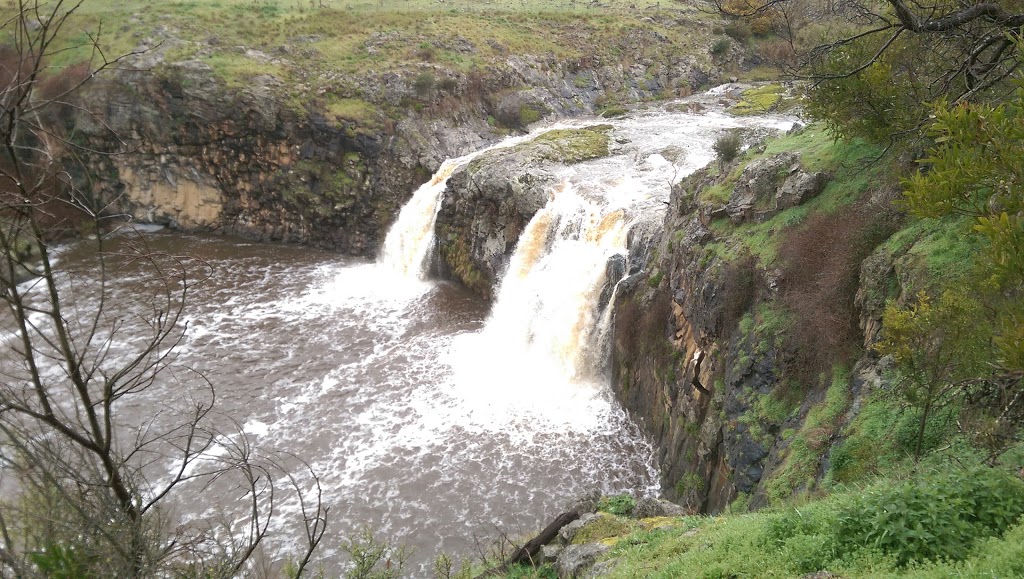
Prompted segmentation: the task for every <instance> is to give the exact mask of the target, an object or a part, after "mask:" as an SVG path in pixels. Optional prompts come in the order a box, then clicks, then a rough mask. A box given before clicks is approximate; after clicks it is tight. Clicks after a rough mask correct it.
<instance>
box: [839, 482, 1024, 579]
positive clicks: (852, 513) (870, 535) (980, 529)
mask: <svg viewBox="0 0 1024 579" xmlns="http://www.w3.org/2000/svg"><path fill="white" fill-rule="evenodd" d="M1022 514H1024V483H1022V482H1021V481H1020V480H1017V479H1015V478H1013V477H1012V476H1011V475H1009V474H1007V473H1005V472H1002V471H999V470H995V469H991V468H975V469H970V470H966V471H952V472H948V473H941V474H933V475H928V476H923V477H921V478H919V479H917V480H911V481H906V482H903V483H898V484H893V485H883V486H879V487H875V488H874V489H871V490H869V491H868V492H867V493H865V494H864V495H862V496H861V497H859V500H856V501H852V502H850V503H849V504H847V505H846V506H845V507H843V508H841V509H840V511H839V513H837V517H836V520H837V525H836V526H835V533H836V541H837V544H838V546H839V551H840V552H846V553H852V552H853V551H856V550H858V549H861V548H869V549H876V550H878V551H880V552H881V553H883V554H886V555H891V556H892V557H893V558H894V559H895V560H896V562H897V563H898V564H899V565H906V564H908V563H910V562H912V561H927V560H934V559H938V558H940V557H941V558H946V559H950V560H961V559H964V558H965V557H967V556H968V555H969V554H970V549H971V548H972V546H973V545H974V542H975V541H976V540H978V539H981V538H985V537H992V536H996V535H1001V534H1002V533H1004V532H1005V531H1006V530H1007V529H1009V528H1010V527H1011V526H1013V525H1014V524H1015V523H1016V522H1017V521H1018V520H1019V519H1020V517H1021V515H1022Z"/></svg>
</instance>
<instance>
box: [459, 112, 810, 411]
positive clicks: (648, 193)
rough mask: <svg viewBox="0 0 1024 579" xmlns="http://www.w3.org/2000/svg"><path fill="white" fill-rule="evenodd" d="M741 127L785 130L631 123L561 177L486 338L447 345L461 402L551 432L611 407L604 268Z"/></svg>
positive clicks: (776, 122) (726, 120) (500, 296)
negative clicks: (549, 426)
mask: <svg viewBox="0 0 1024 579" xmlns="http://www.w3.org/2000/svg"><path fill="white" fill-rule="evenodd" d="M652 121H653V122H652ZM741 123H742V125H747V126H764V127H769V128H773V129H785V128H788V127H789V126H790V125H791V120H789V119H747V120H738V119H735V118H732V117H728V116H726V115H722V114H714V113H711V114H699V115H693V114H676V115H671V116H669V115H664V114H663V113H649V114H646V115H645V114H638V115H636V116H634V117H631V118H628V119H623V120H620V121H616V122H615V133H614V136H615V138H616V140H617V142H618V143H620V144H621V145H623V146H621V147H620V148H619V149H618V150H617V151H613V155H612V156H611V157H609V158H603V159H598V160H594V161H590V162H587V163H583V164H579V165H575V166H571V167H566V168H565V169H564V170H563V177H564V180H563V181H562V182H561V183H559V184H558V185H557V186H555V187H554V188H553V189H552V190H551V191H550V198H549V201H548V203H547V205H546V206H545V207H544V208H542V209H541V210H540V211H539V212H538V213H537V214H536V215H534V217H533V218H532V220H531V221H530V223H529V224H528V225H527V227H526V228H525V229H524V231H523V234H522V235H521V237H520V239H519V242H518V244H517V246H516V250H515V252H514V254H513V255H512V258H511V260H510V263H509V267H508V270H507V272H506V273H505V275H504V277H503V279H502V281H501V286H500V288H499V290H498V292H497V294H496V296H497V299H496V300H495V302H494V303H493V305H492V310H491V314H490V316H489V317H488V320H487V322H486V325H485V327H484V328H483V330H482V331H481V332H479V333H477V334H468V335H463V336H460V337H459V338H458V340H457V341H456V343H455V345H454V352H455V354H454V361H453V363H452V365H453V367H454V369H455V375H456V383H457V385H459V387H460V388H461V390H462V391H463V392H464V394H466V395H467V396H469V397H470V398H475V399H477V401H478V402H479V403H480V404H479V405H480V406H481V408H489V409H490V411H491V412H492V413H493V412H499V413H500V412H505V411H508V409H510V408H511V409H514V410H513V411H514V412H517V413H519V414H520V415H524V416H531V417H537V416H538V415H544V416H545V417H546V418H548V419H551V420H557V417H561V420H566V419H567V418H566V417H567V416H569V417H570V418H569V420H574V421H580V420H582V421H584V422H585V421H586V418H584V417H585V416H586V415H587V414H590V413H592V411H593V410H594V408H593V405H595V404H596V405H598V406H603V405H604V404H606V403H607V401H608V399H609V398H610V395H609V392H608V390H609V389H608V380H609V376H607V375H606V374H605V371H606V362H607V360H606V357H607V353H608V350H607V339H608V335H609V333H610V331H609V328H610V325H611V319H612V316H611V313H612V312H611V307H610V306H607V305H606V307H605V308H604V310H603V311H602V310H601V309H600V305H601V304H600V303H599V302H600V296H601V294H602V291H603V290H604V289H605V287H606V285H607V284H609V283H611V284H615V283H617V282H618V281H619V280H614V279H613V280H609V279H607V275H608V267H607V266H608V263H609V260H610V259H611V258H613V257H614V256H616V255H619V256H623V257H625V256H626V255H627V253H628V247H627V238H628V233H629V231H630V229H631V228H632V227H633V226H634V224H636V223H638V222H640V221H643V219H642V217H643V216H644V215H645V214H647V215H648V216H649V215H650V214H652V213H653V214H656V215H660V214H661V212H663V211H664V207H665V201H666V200H667V199H668V195H669V189H670V184H671V183H672V182H674V181H675V180H678V179H681V178H682V177H684V176H686V175H688V174H689V173H691V172H693V171H694V170H696V169H697V168H699V167H701V166H703V165H705V164H707V163H708V162H709V161H710V160H711V159H712V158H713V155H712V153H711V145H712V143H713V142H714V138H715V137H716V136H717V135H718V134H720V132H719V131H720V130H721V129H724V128H732V127H737V126H742V125H741ZM652 124H654V125H655V126H656V127H657V129H658V130H657V132H655V131H652ZM669 151H671V152H672V154H670V153H669ZM666 157H671V158H672V160H669V159H667V158H666ZM612 301H614V300H612ZM483 385H486V386H483ZM538 400H542V402H538ZM583 408H588V410H587V411H585V412H582V413H581V412H580V410H581V409H583ZM498 409H502V410H501V411H499V410H498Z"/></svg>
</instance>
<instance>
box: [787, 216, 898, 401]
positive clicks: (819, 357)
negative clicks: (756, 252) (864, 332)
mask: <svg viewBox="0 0 1024 579" xmlns="http://www.w3.org/2000/svg"><path fill="white" fill-rule="evenodd" d="M896 221H897V218H896V214H895V212H894V211H893V210H892V209H891V208H889V207H888V206H887V205H885V206H882V205H874V204H869V203H866V202H860V203H856V204H854V205H851V206H849V207H847V208H845V209H841V210H839V211H837V212H836V213H819V214H816V215H813V216H812V217H810V218H809V219H808V220H807V222H806V223H805V224H803V225H802V226H800V227H798V228H797V229H794V230H793V231H792V232H791V233H790V234H789V235H788V236H787V237H786V239H785V240H784V242H783V244H782V247H781V249H780V257H781V260H782V264H783V266H782V279H781V284H780V297H781V300H782V303H783V305H784V306H785V307H786V309H787V310H788V311H789V312H790V313H791V315H792V318H791V320H790V324H789V328H788V330H787V332H786V335H785V351H786V359H787V371H788V373H789V374H790V375H791V376H792V377H794V378H796V379H797V380H799V381H800V382H801V383H803V384H805V385H806V384H811V383H814V382H816V381H817V379H818V376H819V375H820V374H821V373H823V372H825V373H827V372H829V371H830V368H831V367H832V365H833V364H835V363H837V362H843V361H848V360H850V359H851V358H852V356H853V355H854V354H856V353H857V351H858V348H859V345H860V342H861V336H860V330H859V328H858V312H857V308H856V306H855V304H854V295H855V294H856V291H857V286H858V283H859V276H860V264H861V262H862V261H863V260H864V258H865V257H867V256H868V254H869V253H870V252H871V251H872V250H873V249H874V248H875V247H876V246H877V245H878V244H879V243H880V242H881V241H883V240H884V239H885V238H887V237H888V236H889V235H890V234H891V233H892V232H893V231H894V229H895V225H896Z"/></svg>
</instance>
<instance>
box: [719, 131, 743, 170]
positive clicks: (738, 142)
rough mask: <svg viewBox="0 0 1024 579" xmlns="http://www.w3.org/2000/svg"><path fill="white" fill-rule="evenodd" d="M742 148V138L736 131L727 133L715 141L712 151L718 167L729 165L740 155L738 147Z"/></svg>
mask: <svg viewBox="0 0 1024 579" xmlns="http://www.w3.org/2000/svg"><path fill="white" fill-rule="evenodd" d="M742 146H743V137H742V136H741V135H740V133H739V132H738V131H729V132H727V133H725V134H724V135H721V136H719V137H718V138H717V139H715V144H714V145H713V146H712V149H713V150H714V151H715V157H716V158H717V159H718V165H719V166H720V167H721V166H724V165H726V164H728V163H731V162H732V161H733V160H734V159H736V157H738V156H739V154H740V147H742Z"/></svg>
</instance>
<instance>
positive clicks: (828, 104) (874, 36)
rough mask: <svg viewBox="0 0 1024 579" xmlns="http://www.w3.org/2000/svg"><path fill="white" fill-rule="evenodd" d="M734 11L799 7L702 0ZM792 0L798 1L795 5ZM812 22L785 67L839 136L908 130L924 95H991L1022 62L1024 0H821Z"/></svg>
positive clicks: (921, 114)
mask: <svg viewBox="0 0 1024 579" xmlns="http://www.w3.org/2000/svg"><path fill="white" fill-rule="evenodd" d="M708 1H709V2H710V4H711V6H712V8H713V9H714V10H715V11H717V12H719V13H722V14H725V15H727V16H729V17H733V18H744V19H753V20H757V19H763V18H764V17H765V15H769V16H771V17H772V18H775V19H778V18H779V15H780V14H781V13H783V11H784V10H789V11H790V12H793V11H794V10H795V11H796V13H802V12H803V11H804V9H803V8H799V7H798V6H797V3H800V2H804V0H764V1H754V0H742V1H740V0H708ZM798 8H799V9H798ZM809 13H811V14H814V20H816V21H817V26H814V27H808V30H810V31H820V36H819V37H817V38H804V39H803V41H802V42H801V43H799V44H800V46H799V48H802V50H801V55H800V64H799V66H798V68H797V69H796V70H795V71H793V72H794V75H795V76H796V77H798V78H803V79H806V80H810V81H811V82H812V86H811V89H810V96H811V105H812V109H813V110H814V112H816V113H817V114H818V115H819V116H821V117H824V118H825V119H826V120H827V121H828V122H829V123H830V126H831V128H832V129H833V130H834V131H835V132H836V133H838V134H841V135H843V136H862V137H866V138H869V139H872V140H875V141H878V142H883V143H885V142H890V141H894V140H901V139H904V138H906V137H907V136H913V135H914V134H915V133H916V132H917V130H918V129H919V128H920V126H921V125H922V124H923V123H924V122H925V121H926V120H927V116H928V113H929V110H928V107H927V103H928V102H932V101H935V100H938V99H939V98H941V97H946V98H947V99H948V100H950V101H953V102H968V101H977V100H986V99H989V98H999V97H1000V96H1005V94H1006V86H1007V84H1006V81H1007V79H1008V78H1009V77H1010V76H1011V75H1012V74H1013V73H1014V71H1016V70H1017V69H1018V68H1019V67H1020V64H1021V60H1020V53H1019V52H1018V51H1016V50H1014V44H1015V43H1016V42H1018V41H1019V40H1020V38H1021V30H1020V28H1021V26H1022V25H1024V2H1021V1H1020V0H1002V1H998V2H996V1H989V2H985V1H983V2H977V3H972V2H962V3H956V2H952V3H951V2H940V1H938V0H932V1H926V2H911V3H908V2H906V1H905V0H885V2H874V1H871V0H847V1H844V2H839V3H832V2H822V3H819V4H818V5H817V6H816V7H815V9H813V10H810V11H809Z"/></svg>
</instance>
